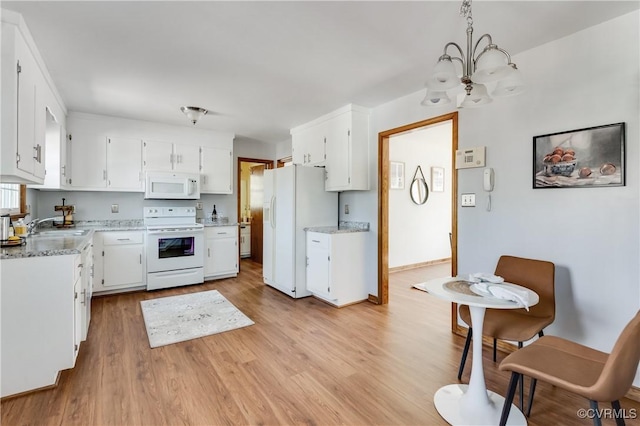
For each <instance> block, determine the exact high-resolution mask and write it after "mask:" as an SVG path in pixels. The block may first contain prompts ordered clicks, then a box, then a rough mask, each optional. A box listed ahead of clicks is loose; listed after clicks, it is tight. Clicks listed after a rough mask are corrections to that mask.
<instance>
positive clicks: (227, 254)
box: [204, 226, 238, 278]
mask: <svg viewBox="0 0 640 426" xmlns="http://www.w3.org/2000/svg"><path fill="white" fill-rule="evenodd" d="M205 238H206V247H207V250H206V253H205V256H206V258H205V263H204V276H205V278H207V277H216V276H229V275H234V274H237V273H238V227H237V226H214V227H207V228H205Z"/></svg>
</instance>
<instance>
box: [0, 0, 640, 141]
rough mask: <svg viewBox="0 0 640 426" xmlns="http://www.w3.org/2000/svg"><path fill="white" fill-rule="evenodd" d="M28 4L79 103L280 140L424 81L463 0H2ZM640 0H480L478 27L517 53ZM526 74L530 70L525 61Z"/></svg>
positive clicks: (451, 37) (455, 33)
mask: <svg viewBox="0 0 640 426" xmlns="http://www.w3.org/2000/svg"><path fill="white" fill-rule="evenodd" d="M2 7H3V8H6V9H11V10H14V11H17V12H19V13H21V14H22V15H23V17H24V19H25V21H26V23H27V26H28V27H29V29H30V31H31V33H32V35H33V38H34V39H35V41H36V44H37V45H38V48H39V50H40V53H41V55H42V57H43V59H44V61H45V63H46V65H47V67H48V69H49V72H50V73H51V76H52V77H53V80H54V82H55V84H56V86H57V88H58V90H59V92H60V94H61V96H62V98H63V99H64V102H65V104H66V106H67V108H68V109H69V110H70V111H80V112H88V113H94V114H103V115H109V116H116V117H125V118H131V119H136V120H147V121H155V122H162V123H167V124H174V125H183V126H190V125H191V124H190V123H189V122H188V120H187V118H186V117H185V116H184V115H183V114H182V112H180V106H182V105H194V106H199V107H203V108H206V109H208V110H209V111H210V113H209V114H208V115H207V116H205V117H203V118H202V119H201V120H200V121H199V122H198V124H197V126H198V127H199V128H204V129H211V130H219V131H224V132H231V133H234V134H236V137H237V138H240V139H249V140H258V141H263V142H268V143H277V142H281V141H285V140H287V139H289V129H290V128H292V127H295V126H297V125H300V124H303V123H305V122H307V121H310V120H312V119H314V118H317V117H318V116H320V115H323V114H326V113H328V112H330V111H332V110H334V109H337V108H339V107H341V106H343V105H346V104H348V103H356V104H359V105H362V106H365V107H375V106H377V105H380V104H383V103H385V102H389V101H391V100H393V99H396V98H398V97H401V96H404V95H408V94H410V93H413V92H416V91H418V90H420V89H422V88H423V86H424V81H425V80H426V76H427V74H428V73H429V72H430V71H431V69H432V67H433V65H434V64H435V61H436V60H437V58H438V56H439V55H440V54H441V52H442V48H443V47H444V45H445V43H447V42H448V41H456V42H458V43H460V44H462V43H464V42H465V39H464V38H465V29H466V20H465V19H464V18H462V17H460V16H459V15H458V11H459V8H460V2H459V1H409V2H399V1H376V2H364V1H346V2H341V1H324V2H322V1H320V2H311V1H297V2H291V1H290V2H270V1H258V2H245V1H234V2H232V1H229V2H222V1H195V2H188V1H173V2H172V1H166V2H151V1H131V2H126V1H125V2H121V1H118V2H116V1H104V2H100V1H71V2H64V1H28V2H27V1H25V2H12V1H3V2H2ZM639 7H640V2H638V1H619V2H618V1H550V2H544V1H532V2H527V1H499V2H490V1H481V0H476V2H474V3H473V17H474V29H475V36H476V37H475V39H477V37H478V36H479V35H481V34H484V33H486V32H490V33H491V35H492V36H493V40H494V42H495V43H497V44H498V45H499V46H500V47H502V48H505V49H507V50H508V51H509V52H510V53H511V54H512V55H515V54H517V53H519V52H522V51H525V50H527V49H530V48H532V47H535V46H538V45H541V44H544V43H547V42H549V41H551V40H554V39H557V38H560V37H563V36H565V35H568V34H571V33H573V32H576V31H579V30H581V29H583V28H586V27H589V26H592V25H595V24H597V23H599V22H603V21H606V20H609V19H612V18H614V17H616V16H619V15H622V14H625V13H628V12H630V11H632V10H636V9H638V8H639ZM522 72H523V74H524V76H525V78H526V74H527V70H526V69H522Z"/></svg>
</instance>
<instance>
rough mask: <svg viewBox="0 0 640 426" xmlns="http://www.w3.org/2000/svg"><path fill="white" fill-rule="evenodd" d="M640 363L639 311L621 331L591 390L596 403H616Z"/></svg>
mask: <svg viewBox="0 0 640 426" xmlns="http://www.w3.org/2000/svg"><path fill="white" fill-rule="evenodd" d="M639 362H640V311H638V312H637V313H636V316H635V317H633V319H632V320H631V321H630V322H629V324H627V326H626V327H625V328H624V330H622V333H620V336H619V337H618V340H616V344H615V345H614V346H613V350H612V351H611V355H609V358H607V362H606V363H605V364H604V368H603V369H602V373H600V377H599V378H598V380H597V381H596V383H595V384H594V385H593V386H592V388H591V392H590V393H591V395H592V396H593V399H595V400H596V401H617V400H619V399H620V398H622V397H623V396H624V395H625V394H626V393H627V391H628V390H629V389H630V388H631V384H632V383H633V378H634V377H635V375H636V371H637V370H638V363H639Z"/></svg>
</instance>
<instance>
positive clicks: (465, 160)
mask: <svg viewBox="0 0 640 426" xmlns="http://www.w3.org/2000/svg"><path fill="white" fill-rule="evenodd" d="M485 148H486V147H484V146H477V147H475V148H465V149H459V150H457V151H456V169H469V168H472V167H484V157H485Z"/></svg>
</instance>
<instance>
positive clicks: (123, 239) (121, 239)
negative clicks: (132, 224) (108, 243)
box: [118, 238, 130, 241]
mask: <svg viewBox="0 0 640 426" xmlns="http://www.w3.org/2000/svg"><path fill="white" fill-rule="evenodd" d="M129 240H130V238H118V241H129Z"/></svg>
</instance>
